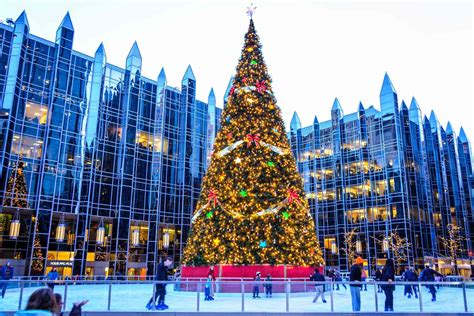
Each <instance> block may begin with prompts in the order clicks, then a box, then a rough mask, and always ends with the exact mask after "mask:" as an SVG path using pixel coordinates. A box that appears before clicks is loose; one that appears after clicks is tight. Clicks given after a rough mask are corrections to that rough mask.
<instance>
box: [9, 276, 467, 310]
mask: <svg viewBox="0 0 474 316" xmlns="http://www.w3.org/2000/svg"><path fill="white" fill-rule="evenodd" d="M0 282H3V283H5V282H6V283H8V284H9V285H10V286H9V287H8V291H7V294H6V297H5V299H4V300H2V302H6V303H3V304H0V311H14V310H19V309H22V307H24V306H25V304H26V301H27V296H28V295H29V294H31V293H32V292H33V291H34V290H36V289H37V288H38V287H42V286H46V285H47V283H51V282H52V281H50V280H33V279H31V278H29V279H19V280H16V279H15V280H8V281H0ZM206 283H207V282H206V281H205V280H203V279H199V280H196V279H194V280H191V279H181V280H178V281H167V282H164V281H131V280H128V281H120V280H76V281H74V280H58V281H55V282H54V284H55V289H56V292H58V293H60V294H62V296H63V303H64V305H63V308H64V310H66V308H67V305H68V301H69V302H71V301H75V300H76V299H77V300H82V299H89V300H91V302H92V301H93V304H89V305H88V306H87V305H86V306H85V307H84V309H85V310H91V311H92V310H101V311H112V310H115V311H116V310H122V311H124V310H125V311H127V310H130V309H132V310H133V309H134V308H135V309H137V308H138V309H139V310H144V309H145V304H146V302H147V301H148V296H149V295H150V294H151V295H152V296H153V297H154V296H155V291H156V288H155V286H153V285H156V284H167V285H168V286H167V290H168V295H167V296H166V298H167V300H169V299H171V301H172V302H174V305H175V307H176V303H178V305H179V304H181V305H182V306H181V307H179V306H178V308H177V310H176V311H177V312H179V311H183V312H191V311H198V312H199V311H211V309H212V308H211V309H209V308H210V306H211V305H210V304H214V309H215V308H218V310H219V311H229V312H245V311H257V310H258V308H260V307H259V305H258V304H256V303H255V302H256V300H254V299H253V298H252V299H251V300H249V297H248V296H247V294H250V293H252V290H253V288H254V286H256V285H257V284H258V287H259V289H261V288H262V286H263V285H264V284H265V280H261V281H260V282H258V283H257V282H256V281H246V280H244V279H240V280H235V279H234V280H217V281H215V282H213V283H212V285H211V286H212V287H213V289H215V292H216V293H217V296H216V301H215V302H212V303H209V304H208V303H203V302H202V301H204V299H203V293H202V292H203V291H204V289H205V286H206ZM207 284H209V283H207ZM271 284H272V290H273V295H272V300H273V301H272V303H273V305H275V306H277V308H278V311H281V312H283V311H286V312H289V311H292V312H299V311H302V312H308V311H311V312H318V311H319V312H321V311H325V312H341V311H343V310H344V311H345V310H347V309H348V308H347V306H346V305H348V306H349V307H350V305H351V296H350V294H349V293H350V291H349V290H350V285H357V286H367V290H366V291H363V292H362V293H364V294H363V295H362V300H363V305H362V310H361V311H364V312H379V311H383V310H384V309H383V308H380V306H379V305H380V304H383V302H382V301H383V300H384V299H385V296H384V295H383V294H380V293H379V292H378V290H379V286H382V288H383V287H384V285H388V284H391V285H395V286H396V288H397V290H396V291H395V293H398V292H399V291H403V289H404V287H405V285H407V286H411V287H412V290H414V289H415V288H416V289H417V290H418V293H419V296H418V298H417V300H418V303H415V302H416V301H415V299H413V300H407V302H412V305H410V306H408V305H407V304H401V303H402V302H400V300H399V299H396V300H395V301H394V303H395V304H394V305H395V308H396V309H397V311H409V312H428V311H430V310H432V311H442V310H440V309H439V308H440V307H443V308H447V310H446V311H448V312H466V313H467V312H468V311H469V310H470V311H472V310H474V283H472V282H418V281H417V282H398V281H397V282H393V283H387V282H375V281H370V282H347V281H340V282H331V281H325V282H313V281H307V280H302V279H291V280H276V279H274V280H272V283H271ZM12 285H13V286H12ZM14 285H16V286H17V287H14ZM321 285H322V286H324V289H325V290H326V295H328V294H329V298H328V299H329V304H327V305H326V304H324V305H320V304H318V305H314V304H309V305H308V304H307V303H308V302H310V301H311V300H307V299H308V298H311V297H313V296H314V294H315V292H314V290H315V287H316V286H321ZM346 286H347V287H348V289H347V290H346V291H344V290H343V289H342V288H343V287H346ZM431 286H433V287H437V286H441V287H442V288H443V290H442V291H441V293H440V296H443V295H445V297H444V299H445V300H446V298H448V303H449V306H445V305H446V303H445V302H443V303H441V304H443V306H441V305H440V306H437V305H434V304H435V303H428V304H429V305H428V304H427V303H426V301H428V296H426V295H430V293H429V292H426V290H425V287H426V288H429V287H431ZM335 287H339V288H341V291H336V290H335ZM261 292H262V296H263V295H264V294H263V291H261ZM365 292H367V293H365ZM130 293H131V294H132V295H133V296H134V297H133V299H135V300H136V299H137V297H138V299H139V300H140V302H141V303H143V304H141V303H140V304H141V305H140V306H133V303H130V304H129V305H124V306H122V305H121V304H122V303H123V301H124V300H123V299H122V296H125V297H126V298H127V304H128V301H129V300H130V299H131V297H130V296H129V295H130ZM348 294H349V295H348ZM145 295H146V296H145ZM379 295H381V296H380V297H379ZM397 295H398V296H400V295H401V293H398V294H397ZM425 296H426V297H425ZM193 297H194V298H195V304H189V301H190V300H189V299H192V298H193ZM117 298H118V300H117ZM12 300H13V301H14V302H13V301H12ZM430 301H431V300H430ZM183 302H187V304H188V305H186V306H185V305H183V304H184V303H183ZM413 303H414V304H415V305H416V306H415V307H414V305H413ZM203 304H206V305H203ZM219 304H222V305H219ZM344 304H346V305H344ZM372 304H373V305H372ZM69 305H70V304H69ZM170 305H173V304H170ZM260 305H261V304H260ZM273 305H272V306H273ZM117 306H118V307H117ZM311 306H318V307H317V308H318V309H316V308H314V310H311V309H310V308H311ZM266 307H268V305H267V306H266ZM266 307H263V309H262V311H267V309H266ZM408 307H409V308H408ZM124 308H125V309H124ZM127 308H128V309H127ZM171 308H173V306H171ZM226 308H230V309H232V310H226ZM433 308H435V309H434V310H433ZM152 309H153V310H154V309H155V306H154V304H153V306H152ZM323 309H325V310H323ZM172 311H174V309H172ZM348 311H351V309H349V310H348Z"/></svg>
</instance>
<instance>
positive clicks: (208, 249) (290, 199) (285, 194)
mask: <svg viewBox="0 0 474 316" xmlns="http://www.w3.org/2000/svg"><path fill="white" fill-rule="evenodd" d="M221 125H222V127H221V129H220V131H219V133H218V135H217V137H216V142H215V145H214V151H213V154H212V157H211V163H210V166H209V169H208V171H207V173H206V176H205V177H204V180H203V184H202V191H201V195H200V198H199V201H198V204H197V209H196V211H195V213H194V216H193V218H192V227H191V231H190V235H189V238H188V241H187V245H186V248H185V250H184V259H183V261H184V263H185V264H188V265H209V264H241V265H248V264H289V265H297V266H312V265H316V264H321V263H323V259H322V254H321V250H320V248H319V243H318V240H317V238H316V232H315V227H314V221H313V219H312V217H311V215H310V213H309V206H308V202H307V201H306V199H305V193H304V190H303V181H302V179H301V176H300V175H299V173H298V170H297V168H296V162H295V159H294V157H293V156H292V155H291V151H290V146H289V142H288V138H287V136H286V132H285V127H284V123H283V119H282V117H281V111H280V109H279V107H278V106H277V105H276V99H275V96H274V94H273V91H272V88H271V79H270V76H269V75H268V72H267V66H266V65H265V62H264V60H263V55H262V52H261V45H260V41H259V38H258V36H257V33H256V31H255V27H254V22H253V20H252V19H251V20H250V25H249V29H248V32H247V34H246V35H245V44H244V47H243V50H242V55H241V57H240V60H239V63H238V65H237V74H236V76H235V77H234V82H233V86H232V88H231V89H230V92H229V94H228V102H227V106H226V108H225V109H224V112H223V114H222V119H221Z"/></svg>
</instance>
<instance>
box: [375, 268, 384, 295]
mask: <svg viewBox="0 0 474 316" xmlns="http://www.w3.org/2000/svg"><path fill="white" fill-rule="evenodd" d="M381 277H382V270H380V269H379V268H377V270H375V281H380V278H381ZM382 292H383V291H382V287H381V286H380V284H377V293H382Z"/></svg>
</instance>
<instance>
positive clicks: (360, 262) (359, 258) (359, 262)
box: [356, 257, 364, 264]
mask: <svg viewBox="0 0 474 316" xmlns="http://www.w3.org/2000/svg"><path fill="white" fill-rule="evenodd" d="M363 263H364V260H363V259H362V258H361V257H357V259H356V264H363Z"/></svg>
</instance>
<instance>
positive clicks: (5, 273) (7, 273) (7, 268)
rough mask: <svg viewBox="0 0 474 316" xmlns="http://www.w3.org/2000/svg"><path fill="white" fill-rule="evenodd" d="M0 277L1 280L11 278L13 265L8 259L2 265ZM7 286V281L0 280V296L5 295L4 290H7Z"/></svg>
mask: <svg viewBox="0 0 474 316" xmlns="http://www.w3.org/2000/svg"><path fill="white" fill-rule="evenodd" d="M0 277H1V279H2V280H5V281H7V280H10V279H11V278H13V267H12V265H11V263H10V261H7V263H6V264H5V265H4V266H3V267H2V270H1V272H0ZM7 287H8V282H0V289H2V298H4V297H5V292H6V291H7Z"/></svg>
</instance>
